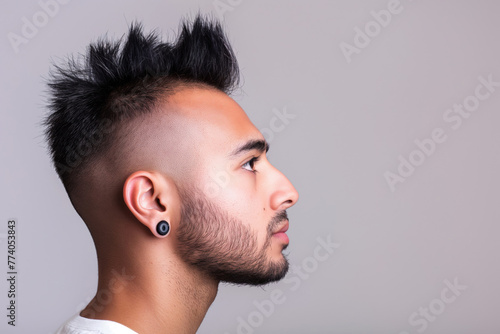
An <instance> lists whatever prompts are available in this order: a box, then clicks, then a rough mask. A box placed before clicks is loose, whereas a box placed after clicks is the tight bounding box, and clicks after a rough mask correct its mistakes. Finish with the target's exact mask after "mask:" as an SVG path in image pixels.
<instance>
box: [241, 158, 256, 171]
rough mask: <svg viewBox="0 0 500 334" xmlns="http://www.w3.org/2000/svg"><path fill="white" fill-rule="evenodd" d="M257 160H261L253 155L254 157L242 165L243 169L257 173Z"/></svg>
mask: <svg viewBox="0 0 500 334" xmlns="http://www.w3.org/2000/svg"><path fill="white" fill-rule="evenodd" d="M257 161H259V157H253V158H252V159H250V160H248V161H247V162H245V164H243V166H241V167H243V169H246V170H248V171H249V172H253V173H257V170H255V169H254V167H255V163H256V162H257Z"/></svg>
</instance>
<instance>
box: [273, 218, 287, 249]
mask: <svg viewBox="0 0 500 334" xmlns="http://www.w3.org/2000/svg"><path fill="white" fill-rule="evenodd" d="M288 227H289V223H288V220H286V221H285V225H283V226H282V227H281V228H280V229H279V230H277V231H276V232H274V233H273V237H276V238H277V239H279V240H281V241H282V242H283V243H285V244H288V243H289V240H288V236H287V235H286V231H288Z"/></svg>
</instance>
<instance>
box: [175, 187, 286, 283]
mask: <svg viewBox="0 0 500 334" xmlns="http://www.w3.org/2000/svg"><path fill="white" fill-rule="evenodd" d="M179 191H180V199H181V203H182V210H181V224H180V225H179V229H178V231H177V239H178V245H179V247H178V252H179V255H180V257H181V258H182V259H183V260H184V261H185V262H187V263H189V264H191V265H193V266H196V267H197V268H199V269H201V270H202V271H203V272H205V273H207V274H208V275H209V276H211V277H212V278H214V279H216V280H218V281H222V282H227V283H234V284H246V285H264V284H267V283H271V282H275V281H278V280H280V279H282V278H283V277H285V275H286V273H287V271H288V267H289V264H288V260H287V259H286V257H285V256H284V255H283V258H282V259H280V260H278V261H276V260H275V261H273V260H271V259H270V258H269V256H268V254H267V253H268V250H269V249H270V246H271V240H272V234H273V232H274V231H275V230H276V228H277V227H278V226H279V225H280V223H281V222H283V220H286V219H287V214H286V211H280V212H279V213H278V214H277V215H276V216H275V217H274V218H272V219H271V221H270V222H269V225H268V228H267V236H266V241H265V243H264V245H263V247H262V248H261V249H258V246H257V237H256V236H255V234H254V233H252V230H251V229H250V228H248V226H246V225H244V224H243V222H242V221H241V220H239V219H236V218H235V217H232V216H231V215H229V213H228V212H226V211H224V210H222V209H221V208H220V207H219V206H217V205H216V204H215V203H213V202H211V201H209V200H208V198H207V197H206V196H205V195H204V194H203V193H202V192H201V191H199V190H197V189H190V190H189V191H184V190H182V189H179ZM287 246H288V245H286V246H285V247H283V249H285V248H286V247H287Z"/></svg>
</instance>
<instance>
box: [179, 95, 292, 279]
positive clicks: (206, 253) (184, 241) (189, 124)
mask: <svg viewBox="0 0 500 334" xmlns="http://www.w3.org/2000/svg"><path fill="white" fill-rule="evenodd" d="M170 106H171V108H172V109H175V111H176V113H177V114H178V117H179V122H178V124H180V125H179V126H180V127H185V129H183V130H182V131H181V132H182V133H184V135H185V136H184V138H189V139H188V141H190V143H189V144H188V145H186V148H185V150H194V152H191V153H187V154H185V157H188V158H189V159H188V160H190V161H189V163H188V164H189V165H190V167H189V168H186V169H185V170H186V171H189V172H188V174H189V177H184V178H183V180H182V181H181V182H179V185H178V188H179V193H180V198H181V203H182V210H181V223H180V224H179V230H178V231H177V233H176V238H177V241H178V250H179V255H180V256H181V257H182V258H183V259H184V261H186V262H187V263H190V264H192V265H194V266H196V267H198V268H200V269H201V270H203V271H205V272H206V273H207V274H209V275H211V276H212V277H213V278H215V279H217V280H220V281H226V282H232V283H239V284H250V285H258V284H266V283H269V282H272V281H276V280H279V279H281V278H283V277H284V275H285V274H286V272H287V270H288V262H287V260H286V258H285V256H284V255H283V253H282V252H283V250H284V249H285V248H286V247H287V246H288V243H289V240H288V237H287V236H286V234H285V233H284V232H286V230H287V228H288V223H289V222H288V217H287V213H286V209H287V208H289V207H290V206H292V205H293V204H295V202H296V201H297V199H298V194H297V191H296V190H295V188H294V187H293V186H292V184H291V183H290V182H289V181H288V179H287V178H286V177H285V176H284V175H283V174H282V173H281V172H279V171H278V170H277V169H276V168H275V167H273V166H272V165H271V163H270V162H269V161H268V160H267V158H266V152H267V150H268V149H269V146H268V144H267V143H266V141H265V139H264V137H263V136H262V134H261V133H260V132H259V131H258V129H257V128H255V126H254V125H253V124H252V123H251V122H250V120H249V119H248V117H247V115H246V114H245V112H244V111H243V110H242V109H241V108H240V106H239V105H238V104H237V103H236V102H235V101H234V100H232V99H231V98H230V97H228V96H227V95H226V94H224V93H222V92H219V91H216V90H206V89H188V90H184V91H181V92H180V93H177V94H176V95H174V96H173V97H172V98H171V101H170Z"/></svg>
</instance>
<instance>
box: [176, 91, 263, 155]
mask: <svg viewBox="0 0 500 334" xmlns="http://www.w3.org/2000/svg"><path fill="white" fill-rule="evenodd" d="M168 109H169V110H168V113H169V114H171V121H173V123H174V124H176V126H177V127H178V129H180V130H181V132H182V133H184V134H186V135H189V138H186V137H185V138H186V139H188V141H191V143H189V144H192V145H199V146H200V147H204V148H205V149H207V148H209V147H210V148H212V149H213V150H216V151H217V150H224V151H229V150H231V148H234V147H235V146H238V144H241V143H242V142H245V141H247V140H249V139H263V136H262V134H261V133H260V131H259V130H258V129H257V128H256V127H255V126H254V125H253V123H252V122H251V121H250V119H249V118H248V116H247V114H246V113H245V111H244V110H243V109H242V108H241V107H240V106H239V105H238V103H236V101H234V100H233V99H232V98H230V97H229V96H228V95H227V94H225V93H223V92H221V91H218V90H216V89H204V88H185V89H182V90H180V91H179V92H177V93H175V94H174V95H171V96H170V97H169V98H168Z"/></svg>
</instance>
